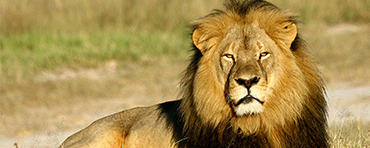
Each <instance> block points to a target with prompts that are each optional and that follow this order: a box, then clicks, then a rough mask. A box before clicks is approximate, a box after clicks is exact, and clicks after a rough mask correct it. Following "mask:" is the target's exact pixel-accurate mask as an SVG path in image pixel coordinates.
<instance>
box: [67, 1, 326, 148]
mask: <svg viewBox="0 0 370 148" xmlns="http://www.w3.org/2000/svg"><path fill="white" fill-rule="evenodd" d="M226 8H227V9H226V10H225V11H221V10H218V11H215V12H214V13H212V14H210V15H207V16H206V17H204V18H201V19H199V20H197V21H195V22H194V25H193V26H194V32H193V34H192V37H193V45H194V55H193V57H192V61H191V63H190V64H189V67H188V68H187V70H186V72H185V75H184V78H183V80H182V85H181V89H182V99H180V100H177V101H172V102H166V103H162V104H158V105H155V106H151V107H143V108H134V109H130V110H126V111H123V112H120V113H116V114H113V115H110V116H108V117H105V118H102V119H100V120H97V121H95V122H94V123H92V124H91V125H90V126H89V127H87V128H85V129H83V130H82V131H80V132H78V133H76V134H74V135H72V136H71V137H69V138H68V139H67V140H66V141H65V142H64V143H63V144H62V145H61V147H328V143H327V138H328V135H327V132H326V101H325V98H324V84H323V82H322V80H321V77H320V76H319V72H318V70H317V68H316V66H315V64H314V63H313V62H312V60H311V58H310V57H309V56H308V53H307V51H306V49H305V47H304V45H303V43H302V42H303V41H302V40H301V39H300V38H299V36H298V31H297V28H296V25H295V22H296V20H295V19H296V16H294V15H292V14H291V13H288V12H286V11H282V10H280V9H278V8H277V7H275V6H274V5H272V4H270V3H268V2H264V1H261V0H251V1H246V2H238V1H231V2H230V3H229V4H227V5H226Z"/></svg>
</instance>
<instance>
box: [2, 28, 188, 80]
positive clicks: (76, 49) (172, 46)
mask: <svg viewBox="0 0 370 148" xmlns="http://www.w3.org/2000/svg"><path fill="white" fill-rule="evenodd" d="M0 39H1V43H0V47H1V55H0V56H1V57H0V60H1V63H2V64H1V75H2V80H3V81H5V80H4V79H12V80H19V81H21V80H23V78H26V77H27V76H32V75H37V74H38V73H39V72H42V71H50V70H56V69H61V68H71V69H78V68H94V67H96V66H98V65H99V64H101V63H104V62H106V61H110V60H116V61H120V62H123V61H136V62H140V60H142V58H145V57H148V56H150V57H158V58H160V57H162V56H166V55H180V53H184V52H186V50H187V49H188V47H190V43H189V40H187V37H186V36H185V35H181V34H176V33H170V32H163V31H162V32H161V31H158V32H151V33H148V32H140V31H97V32H92V33H76V34H60V35H58V34H37V33H27V34H22V35H9V36H7V37H4V36H1V37H0Z"/></svg>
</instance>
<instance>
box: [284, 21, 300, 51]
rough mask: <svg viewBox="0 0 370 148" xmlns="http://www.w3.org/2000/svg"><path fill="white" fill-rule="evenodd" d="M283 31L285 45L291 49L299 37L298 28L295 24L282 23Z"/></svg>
mask: <svg viewBox="0 0 370 148" xmlns="http://www.w3.org/2000/svg"><path fill="white" fill-rule="evenodd" d="M282 29H283V33H284V36H285V37H284V43H285V45H286V46H287V47H288V48H290V46H291V45H292V43H293V41H294V39H295V38H296V37H297V33H298V30H297V26H296V25H295V24H294V23H293V22H284V23H282Z"/></svg>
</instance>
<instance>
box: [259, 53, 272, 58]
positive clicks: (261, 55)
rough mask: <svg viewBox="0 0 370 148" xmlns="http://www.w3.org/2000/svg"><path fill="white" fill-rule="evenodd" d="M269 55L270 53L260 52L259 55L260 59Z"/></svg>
mask: <svg viewBox="0 0 370 148" xmlns="http://www.w3.org/2000/svg"><path fill="white" fill-rule="evenodd" d="M269 55H270V53H269V52H262V53H261V54H260V58H266V57H268V56H269Z"/></svg>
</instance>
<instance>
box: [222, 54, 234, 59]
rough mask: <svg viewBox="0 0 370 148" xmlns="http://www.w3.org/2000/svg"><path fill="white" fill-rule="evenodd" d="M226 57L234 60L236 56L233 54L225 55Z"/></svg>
mask: <svg viewBox="0 0 370 148" xmlns="http://www.w3.org/2000/svg"><path fill="white" fill-rule="evenodd" d="M224 57H225V58H228V59H234V56H233V55H232V54H225V55H224Z"/></svg>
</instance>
